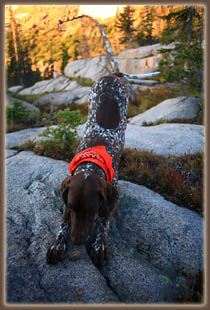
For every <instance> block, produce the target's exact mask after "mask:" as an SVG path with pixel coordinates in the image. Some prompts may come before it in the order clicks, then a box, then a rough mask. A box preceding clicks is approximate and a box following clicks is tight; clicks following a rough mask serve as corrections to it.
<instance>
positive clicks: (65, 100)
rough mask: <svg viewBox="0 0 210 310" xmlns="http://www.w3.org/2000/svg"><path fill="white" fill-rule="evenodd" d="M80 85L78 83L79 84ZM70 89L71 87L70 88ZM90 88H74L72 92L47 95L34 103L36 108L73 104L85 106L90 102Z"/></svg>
mask: <svg viewBox="0 0 210 310" xmlns="http://www.w3.org/2000/svg"><path fill="white" fill-rule="evenodd" d="M77 84H78V83H77ZM69 88H70V87H69ZM89 92H90V87H87V86H83V87H82V86H80V85H79V84H78V86H77V87H75V84H74V86H73V87H72V89H71V90H68V91H66V89H65V92H59V93H51V94H46V95H43V96H41V97H39V98H38V99H37V100H35V101H34V105H36V106H38V107H39V106H46V105H51V104H53V105H54V106H63V105H64V106H68V105H69V104H71V103H73V102H74V103H77V104H84V103H86V102H87V101H88V96H89Z"/></svg>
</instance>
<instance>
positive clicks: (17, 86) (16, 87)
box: [8, 85, 24, 94]
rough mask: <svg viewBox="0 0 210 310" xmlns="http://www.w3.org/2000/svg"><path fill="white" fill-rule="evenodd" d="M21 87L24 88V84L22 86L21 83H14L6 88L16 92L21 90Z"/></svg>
mask: <svg viewBox="0 0 210 310" xmlns="http://www.w3.org/2000/svg"><path fill="white" fill-rule="evenodd" d="M23 88H24V86H22V85H16V86H12V87H10V88H8V90H9V91H10V92H11V93H14V94H17V93H18V92H19V91H21V90H22V89H23Z"/></svg>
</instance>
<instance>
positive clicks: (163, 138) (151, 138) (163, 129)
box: [6, 124, 205, 157]
mask: <svg viewBox="0 0 210 310" xmlns="http://www.w3.org/2000/svg"><path fill="white" fill-rule="evenodd" d="M45 129H46V128H44V127H41V128H32V129H24V130H20V131H18V132H12V133H8V134H6V147H7V148H13V147H15V146H18V145H21V144H23V143H26V142H27V141H28V140H35V141H38V140H40V139H42V137H40V135H41V134H42V132H43V131H44V130H45ZM84 129H85V124H83V125H80V126H78V127H77V134H78V137H80V138H81V137H82V136H83V133H84ZM204 143H205V137H204V126H202V125H191V124H162V125H158V126H149V127H144V126H137V125H131V124H128V125H127V129H126V132H125V147H127V148H131V149H137V150H145V151H152V152H153V153H154V154H157V155H162V156H176V157H179V156H183V155H184V154H196V153H197V152H203V151H204Z"/></svg>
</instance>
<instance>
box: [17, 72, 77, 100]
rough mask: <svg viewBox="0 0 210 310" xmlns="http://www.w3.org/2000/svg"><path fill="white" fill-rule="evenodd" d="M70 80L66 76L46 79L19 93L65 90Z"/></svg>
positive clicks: (34, 93) (29, 93)
mask: <svg viewBox="0 0 210 310" xmlns="http://www.w3.org/2000/svg"><path fill="white" fill-rule="evenodd" d="M71 82H72V81H70V80H69V79H68V78H66V77H65V76H60V77H58V78H55V79H50V80H44V81H40V82H37V83H35V84H34V85H33V86H31V87H27V88H25V89H23V90H21V91H20V92H19V95H38V94H43V93H46V92H47V93H51V92H55V91H56V92H57V91H63V90H65V88H66V87H68V86H69V85H70V83H71Z"/></svg>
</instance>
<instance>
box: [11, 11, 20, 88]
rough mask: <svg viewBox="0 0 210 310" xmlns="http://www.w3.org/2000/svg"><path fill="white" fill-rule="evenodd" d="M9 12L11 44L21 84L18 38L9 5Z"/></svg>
mask: <svg viewBox="0 0 210 310" xmlns="http://www.w3.org/2000/svg"><path fill="white" fill-rule="evenodd" d="M9 14H10V23H11V28H12V38H13V44H14V50H15V60H16V63H17V75H18V79H19V82H20V84H21V85H24V84H23V80H22V78H21V74H20V61H19V51H18V38H17V29H16V22H15V19H14V15H13V11H12V8H11V6H10V7H9Z"/></svg>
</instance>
